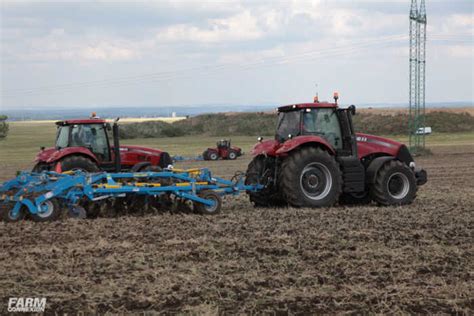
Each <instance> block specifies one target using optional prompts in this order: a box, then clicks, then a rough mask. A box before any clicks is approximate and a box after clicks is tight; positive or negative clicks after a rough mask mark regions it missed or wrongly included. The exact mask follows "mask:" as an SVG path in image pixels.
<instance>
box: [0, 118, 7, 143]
mask: <svg viewBox="0 0 474 316" xmlns="http://www.w3.org/2000/svg"><path fill="white" fill-rule="evenodd" d="M7 119H8V116H6V115H0V139H1V138H5V137H7V135H8V123H7V122H6V120H7Z"/></svg>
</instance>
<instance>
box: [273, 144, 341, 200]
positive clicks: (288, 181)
mask: <svg viewBox="0 0 474 316" xmlns="http://www.w3.org/2000/svg"><path fill="white" fill-rule="evenodd" d="M279 183H280V189H281V192H282V193H283V194H284V196H285V198H286V200H287V202H288V203H289V204H290V205H292V206H296V207H329V206H333V205H334V204H335V203H336V202H337V201H338V199H339V195H340V194H341V190H342V174H341V170H340V169H339V165H338V163H337V162H336V160H335V159H334V157H333V156H331V155H330V154H329V153H327V152H326V151H324V150H322V149H320V148H315V147H305V148H302V149H297V150H296V151H294V152H292V153H290V155H289V156H288V157H287V158H286V159H285V160H284V161H283V164H282V169H281V177H280V180H279Z"/></svg>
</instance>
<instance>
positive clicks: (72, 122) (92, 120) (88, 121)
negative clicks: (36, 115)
mask: <svg viewBox="0 0 474 316" xmlns="http://www.w3.org/2000/svg"><path fill="white" fill-rule="evenodd" d="M105 123H107V121H106V120H102V119H97V118H89V119H72V120H64V121H58V122H56V125H75V124H105Z"/></svg>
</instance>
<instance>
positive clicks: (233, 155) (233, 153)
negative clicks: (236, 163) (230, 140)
mask: <svg viewBox="0 0 474 316" xmlns="http://www.w3.org/2000/svg"><path fill="white" fill-rule="evenodd" d="M237 157H238V154H237V152H236V151H235V150H231V151H229V154H228V155H227V158H229V159H230V160H235V159H237Z"/></svg>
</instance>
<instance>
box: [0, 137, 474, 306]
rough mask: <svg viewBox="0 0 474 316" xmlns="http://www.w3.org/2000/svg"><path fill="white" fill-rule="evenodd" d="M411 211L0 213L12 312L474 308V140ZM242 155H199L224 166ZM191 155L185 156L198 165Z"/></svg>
mask: <svg viewBox="0 0 474 316" xmlns="http://www.w3.org/2000/svg"><path fill="white" fill-rule="evenodd" d="M433 151H434V155H432V156H429V157H424V158H419V159H418V160H417V162H418V164H419V165H422V166H423V167H425V169H426V170H427V171H428V174H429V182H428V183H427V184H426V185H425V186H423V187H421V188H420V190H419V192H418V198H417V199H416V201H415V202H414V203H413V204H412V205H410V206H406V207H377V206H376V205H370V206H366V207H343V206H338V207H334V208H330V209H254V208H253V207H252V206H251V205H250V204H249V202H248V201H247V198H246V197H245V196H240V197H237V198H227V199H226V200H225V203H224V207H223V210H222V213H221V214H219V215H216V216H200V215H195V214H190V213H186V212H181V213H176V214H170V213H154V214H145V215H140V216H133V215H127V216H119V217H115V218H109V217H102V218H98V219H95V220H75V219H64V220H61V221H57V222H53V223H34V222H31V221H25V222H21V223H16V224H6V223H0V249H1V252H0V271H1V272H0V302H1V303H0V314H4V313H6V309H7V302H8V298H9V297H46V298H47V307H46V312H47V313H53V312H58V313H63V312H70V313H77V312H86V313H101V314H102V313H105V312H113V313H127V312H143V311H146V312H171V313H172V312H178V311H189V312H192V313H199V314H201V313H202V314H216V313H232V314H233V313H239V312H243V313H254V312H265V311H268V312H271V313H274V312H281V313H283V314H286V313H291V314H306V313H346V312H353V313H430V314H431V313H449V314H454V313H461V314H462V313H464V314H472V313H474V238H473V232H474V158H473V155H474V146H470V147H469V146H468V147H466V146H464V147H459V148H458V147H455V146H446V147H443V146H439V147H436V148H435V149H433ZM247 163H248V157H247V158H242V159H240V160H237V161H232V162H231V161H221V162H217V163H211V162H209V163H198V164H197V165H199V166H202V165H208V166H209V167H210V168H211V169H212V170H213V171H214V172H215V173H216V174H217V175H220V176H227V177H229V176H231V175H232V174H233V172H234V171H235V170H245V167H246V165H247ZM193 165H195V164H193V163H188V164H186V165H185V166H193Z"/></svg>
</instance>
